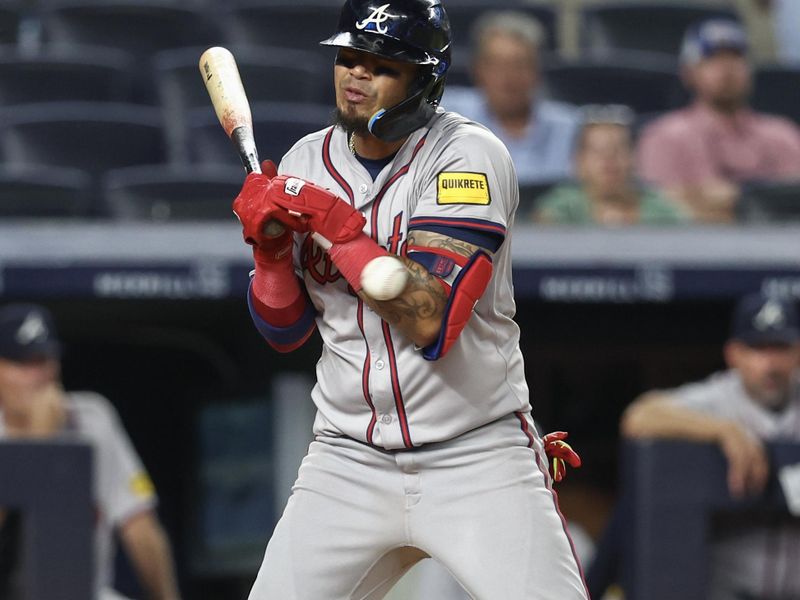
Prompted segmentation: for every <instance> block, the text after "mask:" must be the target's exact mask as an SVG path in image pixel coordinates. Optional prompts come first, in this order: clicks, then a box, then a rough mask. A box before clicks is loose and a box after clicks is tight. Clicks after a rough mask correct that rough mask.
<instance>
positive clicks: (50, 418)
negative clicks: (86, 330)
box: [0, 304, 179, 600]
mask: <svg viewBox="0 0 800 600" xmlns="http://www.w3.org/2000/svg"><path fill="white" fill-rule="evenodd" d="M60 355H61V345H60V343H59V341H58V338H57V336H56V333H55V329H54V327H53V321H52V317H51V316H50V314H49V312H48V311H47V310H46V309H44V308H43V307H40V306H36V305H29V304H14V305H8V306H5V307H3V308H2V309H0V440H2V439H14V438H16V439H44V438H58V437H77V438H79V439H82V440H85V441H87V442H88V443H90V444H91V445H92V446H93V448H94V452H95V454H94V477H93V480H94V497H95V500H96V504H97V506H96V508H97V522H96V530H95V572H96V581H95V585H96V590H97V591H98V594H99V598H100V600H120V599H121V598H122V597H121V596H120V595H119V594H117V593H116V592H115V591H114V590H113V589H112V588H111V585H112V582H113V560H114V543H113V533H114V530H116V531H117V533H118V534H119V537H120V539H121V541H122V545H123V548H124V549H125V552H126V553H127V555H128V557H129V558H130V559H131V562H132V564H133V566H134V568H135V570H136V572H137V574H138V576H139V580H140V582H141V584H142V586H143V588H144V589H145V590H146V592H147V594H148V598H153V599H156V600H176V599H177V598H179V594H178V590H177V585H176V582H175V575H174V572H173V564H172V553H171V550H170V545H169V542H168V540H167V537H166V535H165V534H164V531H163V529H162V527H161V525H160V523H159V521H158V518H157V517H156V514H155V507H156V503H157V498H156V495H155V490H154V488H153V484H152V482H151V481H150V478H149V477H148V475H147V473H146V472H145V470H144V467H143V466H142V464H141V461H140V460H139V457H138V456H137V455H136V452H135V450H134V449H133V446H132V445H131V442H130V440H129V439H128V436H127V435H126V433H125V430H124V429H123V428H122V425H121V424H120V422H119V417H118V416H117V414H116V411H115V410H114V408H113V406H112V405H111V403H110V402H109V401H108V400H106V399H105V398H103V397H102V396H100V395H98V394H95V393H93V392H69V393H67V392H64V390H63V389H62V387H61V382H60V362H59V359H60ZM8 518H9V522H7V523H6V528H7V529H6V533H5V535H6V542H5V544H0V546H4V545H7V544H8V543H9V540H8V537H9V534H10V529H11V528H12V527H13V524H14V521H15V520H16V518H17V517H16V515H13V516H12V515H9V516H8ZM5 519H6V516H5V515H4V514H3V511H2V509H0V523H2V522H3V521H4V520H5ZM6 552H7V553H4V556H5V559H6V560H13V556H14V555H15V554H16V553H15V552H10V551H9V549H8V548H6ZM9 567H10V565H6V568H0V573H2V572H6V573H8V572H9V571H13V569H11V568H9ZM6 585H8V586H9V587H7V590H6V593H7V594H9V595H11V598H14V597H15V596H13V595H12V594H14V593H15V592H13V591H9V590H12V589H13V587H11V584H9V582H6ZM2 590H3V582H2V581H0V592H2ZM19 592H20V593H22V590H19ZM7 597H8V596H3V598H7ZM20 597H22V598H24V597H25V596H24V595H22V596H20Z"/></svg>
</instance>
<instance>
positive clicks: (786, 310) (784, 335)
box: [731, 294, 800, 346]
mask: <svg viewBox="0 0 800 600" xmlns="http://www.w3.org/2000/svg"><path fill="white" fill-rule="evenodd" d="M731 337H732V338H733V339H736V340H739V341H742V342H744V343H745V344H747V345H748V346H768V345H776V344H777V345H784V344H786V345H788V344H794V343H795V342H798V341H800V325H798V316H797V309H796V308H795V306H794V304H793V303H792V302H791V301H788V300H784V299H781V298H773V297H769V296H764V295H763V294H751V295H749V296H745V297H744V298H742V299H741V300H739V303H738V304H737V305H736V309H735V310H734V313H733V322H732V323H731Z"/></svg>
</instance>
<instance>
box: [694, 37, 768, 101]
mask: <svg viewBox="0 0 800 600" xmlns="http://www.w3.org/2000/svg"><path fill="white" fill-rule="evenodd" d="M689 80H690V85H691V86H692V88H693V89H694V91H695V93H696V94H697V96H698V98H700V99H701V100H702V101H704V102H706V103H708V104H711V105H712V106H714V107H715V108H717V109H719V110H725V111H732V110H735V109H737V108H739V107H741V106H743V105H744V104H745V103H746V102H747V97H748V96H749V95H750V87H751V83H752V81H751V80H752V78H751V70H750V64H749V63H748V62H747V59H746V58H745V57H744V56H743V55H742V54H740V53H739V52H734V51H731V50H721V51H719V52H716V53H715V54H713V55H712V56H710V57H708V58H705V59H703V60H701V61H700V62H699V63H698V64H697V65H695V66H693V67H691V69H690V70H689Z"/></svg>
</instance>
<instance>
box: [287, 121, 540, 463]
mask: <svg viewBox="0 0 800 600" xmlns="http://www.w3.org/2000/svg"><path fill="white" fill-rule="evenodd" d="M279 171H280V172H281V173H285V174H289V175H295V176H297V177H301V178H304V179H308V180H309V181H312V182H314V183H316V184H318V185H322V186H323V187H327V188H329V189H330V190H332V191H333V192H335V193H336V194H338V195H340V196H341V197H342V198H344V199H345V200H348V201H349V202H351V203H352V204H353V205H354V206H355V207H356V208H358V209H360V210H361V211H363V212H364V214H365V216H366V217H367V225H366V226H365V228H364V231H365V233H367V234H369V235H371V236H372V237H373V238H374V239H375V240H376V241H377V242H378V243H379V244H380V245H382V246H384V247H385V248H387V249H388V250H389V251H390V252H392V253H394V254H401V255H402V254H405V249H406V244H407V240H408V233H409V229H411V228H416V229H433V230H434V231H435V230H436V228H437V227H462V228H468V229H475V230H477V231H482V232H488V233H492V234H496V235H499V236H505V238H506V241H505V243H504V244H503V245H502V246H501V247H500V249H499V250H498V252H497V253H496V254H495V255H494V257H493V264H494V272H493V275H492V279H491V281H490V283H489V286H488V287H487V289H486V291H485V292H484V294H483V296H482V297H481V299H480V301H479V302H478V303H477V305H476V307H475V311H474V314H473V315H472V317H471V318H470V320H469V323H468V324H467V326H466V328H465V329H464V330H463V331H462V332H461V334H460V336H459V339H458V342H457V343H456V344H455V345H454V346H453V348H452V349H451V350H450V352H449V353H448V354H447V355H446V356H445V357H444V358H442V359H440V360H439V361H437V362H435V363H433V362H430V361H427V360H425V359H424V358H423V357H422V353H421V352H420V351H419V350H418V349H416V348H415V347H414V344H413V342H411V340H409V339H407V338H405V337H403V336H401V335H400V334H399V333H397V332H396V331H394V330H393V329H392V327H391V326H389V325H388V324H387V323H385V322H384V321H382V320H381V318H380V317H378V316H377V315H376V314H374V313H372V312H370V310H369V309H368V308H367V307H366V306H365V305H364V304H363V302H361V301H360V300H359V299H358V298H356V297H355V296H354V295H353V294H352V293H351V292H350V291H348V286H347V282H346V281H345V280H344V278H343V277H342V276H341V275H340V274H339V272H338V271H337V269H336V267H335V266H334V265H333V264H332V263H331V261H330V259H329V258H328V257H327V255H326V254H325V253H324V252H322V250H321V249H320V248H319V247H317V246H316V245H315V244H314V243H313V241H312V240H311V238H310V237H306V238H305V239H304V240H303V242H302V244H301V245H300V248H299V252H298V253H297V257H296V258H297V266H298V267H299V268H300V269H302V272H303V277H304V279H305V284H306V288H307V289H308V292H309V295H310V297H311V300H312V302H313V303H314V306H315V307H316V308H317V310H318V312H319V315H320V316H319V318H318V319H317V325H318V327H319V331H320V333H321V335H322V339H323V341H324V347H323V351H322V357H321V358H320V360H319V363H318V364H317V385H316V387H315V388H314V391H313V395H312V397H313V399H314V402H315V403H316V405H317V407H318V409H319V412H318V416H317V419H316V423H315V426H314V430H315V432H316V433H318V434H322V433H324V434H331V435H337V434H344V435H347V436H349V437H351V438H353V439H356V440H361V441H364V442H367V443H370V444H373V445H376V446H380V447H383V448H386V449H396V448H411V447H414V446H419V445H421V444H426V443H430V442H439V441H442V440H447V439H451V438H453V437H455V436H457V435H459V434H461V433H464V432H465V431H469V430H471V429H474V428H475V427H479V426H481V425H483V424H485V423H489V422H491V421H494V420H495V419H498V418H500V417H502V416H503V415H508V414H511V413H513V412H515V411H521V410H528V408H529V404H528V388H527V384H526V383H525V377H524V372H523V361H522V354H521V352H520V350H519V328H518V327H517V325H516V323H515V322H514V321H513V320H512V317H513V315H514V312H515V305H514V290H513V287H512V282H511V252H510V245H511V240H510V238H511V226H512V225H513V222H514V211H515V209H516V208H517V204H518V202H519V190H518V187H517V184H516V176H515V174H514V167H513V165H512V163H511V159H510V157H509V155H508V152H507V151H506V149H505V147H504V146H503V145H502V143H501V142H500V141H499V140H498V139H497V138H496V137H495V136H494V135H493V134H492V133H490V132H489V131H488V130H487V129H485V128H484V127H483V126H481V125H478V124H475V123H471V122H469V121H467V120H466V119H464V118H463V117H461V116H459V115H457V114H455V113H446V112H444V111H442V110H441V109H440V110H439V112H438V113H437V115H436V116H435V117H434V120H433V122H432V123H431V124H430V127H429V128H422V129H419V130H417V131H416V132H414V133H413V134H412V135H411V136H410V138H409V139H408V140H407V141H406V143H405V144H404V145H403V147H402V148H401V149H400V151H399V152H398V154H397V155H396V156H395V158H394V160H392V162H391V163H389V164H388V165H387V166H386V167H385V168H384V169H383V171H382V172H381V173H380V175H379V176H378V177H377V179H376V180H375V181H374V182H373V180H372V178H371V176H370V175H369V173H368V172H367V170H366V169H365V168H364V166H362V165H361V163H360V162H359V161H358V160H357V159H356V158H355V157H354V156H353V155H352V154H351V152H350V150H349V149H348V145H347V136H346V134H345V133H344V132H343V131H342V130H341V129H339V128H330V129H327V130H323V131H320V132H317V133H314V134H311V135H309V136H307V137H305V138H303V139H302V140H300V141H299V142H298V143H297V144H296V145H295V146H294V147H293V148H292V149H291V150H290V151H289V152H288V154H287V155H286V156H285V157H284V159H283V161H282V162H281V165H280V168H279Z"/></svg>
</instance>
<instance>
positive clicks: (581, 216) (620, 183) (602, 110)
mask: <svg viewBox="0 0 800 600" xmlns="http://www.w3.org/2000/svg"><path fill="white" fill-rule="evenodd" d="M582 115H583V122H582V125H581V128H580V131H579V133H578V138H577V140H576V146H575V155H574V161H575V177H576V179H575V180H574V181H565V182H563V183H560V184H558V185H557V186H555V187H554V188H552V189H550V190H549V191H548V192H547V193H545V194H544V195H543V196H542V197H541V198H540V199H539V201H538V202H537V205H536V206H535V207H534V210H533V213H532V217H533V219H534V220H535V221H538V222H540V223H548V224H560V225H592V224H598V225H608V226H620V225H635V224H641V223H643V224H648V225H673V224H676V223H682V222H684V221H685V216H684V214H683V212H682V211H681V209H680V207H678V206H676V205H675V203H674V202H671V201H670V200H668V199H667V198H665V197H664V196H663V195H662V194H661V193H660V192H659V191H657V190H655V189H653V188H650V187H648V186H644V185H642V184H641V183H640V182H639V181H637V180H636V177H635V174H634V156H633V141H632V135H631V129H630V128H631V123H632V121H633V111H631V109H630V108H628V107H627V106H621V105H602V106H601V105H592V106H586V107H584V108H583V109H582Z"/></svg>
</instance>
